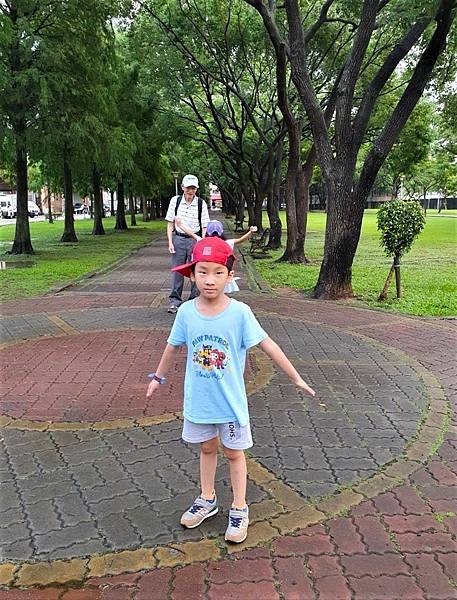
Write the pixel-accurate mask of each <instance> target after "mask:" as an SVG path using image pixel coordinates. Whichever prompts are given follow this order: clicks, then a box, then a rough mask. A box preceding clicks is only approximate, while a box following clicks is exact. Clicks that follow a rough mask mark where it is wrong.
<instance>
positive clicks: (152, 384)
mask: <svg viewBox="0 0 457 600" xmlns="http://www.w3.org/2000/svg"><path fill="white" fill-rule="evenodd" d="M159 385H160V383H159V382H158V381H156V380H155V379H153V380H152V381H151V382H150V384H149V385H148V391H147V392H146V398H150V397H151V396H152V394H153V393H154V392H155V391H156V389H157V388H158V387H159Z"/></svg>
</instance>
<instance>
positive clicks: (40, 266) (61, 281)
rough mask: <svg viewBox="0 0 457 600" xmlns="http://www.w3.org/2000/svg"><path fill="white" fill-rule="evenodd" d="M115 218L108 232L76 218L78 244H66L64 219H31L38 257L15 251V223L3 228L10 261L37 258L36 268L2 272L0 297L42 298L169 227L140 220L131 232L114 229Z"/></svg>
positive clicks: (1, 238)
mask: <svg viewBox="0 0 457 600" xmlns="http://www.w3.org/2000/svg"><path fill="white" fill-rule="evenodd" d="M114 223H115V218H114V217H110V218H107V219H104V221H103V224H104V227H105V232H106V235H102V236H93V235H91V232H92V227H93V221H91V220H90V219H81V220H77V221H75V229H76V235H77V236H78V240H79V241H78V242H76V243H62V242H60V238H61V236H62V231H63V221H56V222H55V223H53V224H52V225H50V224H49V223H47V222H39V223H33V222H31V223H30V233H31V237H32V244H33V248H34V250H35V253H36V254H35V255H32V256H30V255H20V256H15V255H9V254H6V252H7V251H8V250H9V249H10V248H11V242H12V240H13V238H14V230H15V225H5V226H3V227H1V228H0V260H1V261H6V262H11V261H14V262H16V261H17V262H19V263H20V262H26V263H27V261H32V263H33V264H32V266H31V267H30V268H14V269H8V268H7V269H5V270H1V271H0V282H1V287H0V300H2V301H5V300H12V299H18V298H26V297H30V296H37V295H40V294H45V293H46V292H49V290H50V289H52V288H54V287H56V286H61V285H65V284H67V283H69V282H71V281H74V280H75V279H78V278H80V277H82V276H83V275H87V274H88V273H91V272H93V271H98V270H100V269H103V268H104V267H106V266H108V265H110V264H111V263H113V262H115V261H116V260H118V259H120V258H121V257H122V256H125V255H127V254H128V253H129V252H131V251H132V250H134V249H135V248H139V247H141V246H144V245H145V244H147V243H148V242H150V241H151V240H152V239H153V238H154V236H155V235H157V234H158V233H159V232H163V231H165V227H166V224H165V222H164V221H150V222H147V223H143V222H142V221H138V223H139V225H138V226H137V227H130V228H129V229H128V230H126V231H122V232H115V231H114V230H113V228H114Z"/></svg>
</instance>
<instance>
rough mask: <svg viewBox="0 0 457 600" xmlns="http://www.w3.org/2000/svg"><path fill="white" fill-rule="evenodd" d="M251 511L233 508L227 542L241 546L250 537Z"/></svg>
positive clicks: (226, 537)
mask: <svg viewBox="0 0 457 600" xmlns="http://www.w3.org/2000/svg"><path fill="white" fill-rule="evenodd" d="M248 525H249V509H248V507H247V506H246V508H243V510H239V509H238V508H231V509H230V512H229V524H228V527H227V531H226V532H225V541H226V542H234V543H235V544H239V543H240V542H244V540H245V539H246V538H247V535H248Z"/></svg>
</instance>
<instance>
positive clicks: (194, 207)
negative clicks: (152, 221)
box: [165, 175, 209, 313]
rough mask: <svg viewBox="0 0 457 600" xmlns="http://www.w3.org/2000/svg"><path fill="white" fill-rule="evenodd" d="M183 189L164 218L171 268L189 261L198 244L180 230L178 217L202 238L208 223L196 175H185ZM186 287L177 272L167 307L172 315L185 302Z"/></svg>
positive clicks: (191, 293)
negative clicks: (199, 196)
mask: <svg viewBox="0 0 457 600" xmlns="http://www.w3.org/2000/svg"><path fill="white" fill-rule="evenodd" d="M181 189H182V191H183V193H182V195H181V196H174V197H173V198H172V199H171V200H170V204H169V206H168V211H167V214H166V216H165V220H166V221H168V223H167V237H168V251H169V252H170V254H171V257H172V258H171V265H172V267H176V266H178V265H182V264H184V263H187V262H190V260H191V257H192V248H193V247H194V244H195V240H194V239H192V238H191V237H190V236H189V235H187V234H186V233H184V231H182V230H181V229H180V228H179V227H176V225H175V222H174V221H175V218H176V217H178V218H179V219H181V220H182V222H183V223H184V224H185V225H187V227H189V228H190V229H192V231H194V232H195V233H197V234H198V235H200V236H201V237H204V236H205V233H206V226H207V225H208V222H209V215H208V207H207V206H206V202H204V201H203V200H202V199H201V198H198V196H197V190H198V179H197V177H195V175H185V177H183V180H182V184H181ZM183 286H184V277H183V276H182V275H181V274H180V273H177V272H176V271H174V272H173V275H172V278H171V292H170V297H169V300H170V304H169V307H168V312H169V313H175V312H177V310H178V306H179V305H180V304H181V303H182V297H181V295H182V288H183ZM196 295H197V288H196V286H195V283H192V286H191V290H190V297H189V299H191V298H195V296H196Z"/></svg>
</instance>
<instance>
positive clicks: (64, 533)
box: [35, 523, 98, 555]
mask: <svg viewBox="0 0 457 600" xmlns="http://www.w3.org/2000/svg"><path fill="white" fill-rule="evenodd" d="M97 537H98V531H97V528H96V527H95V525H94V524H93V523H78V525H76V526H74V527H61V528H60V529H59V530H57V531H49V532H47V533H44V534H38V535H36V536H35V544H36V547H37V554H38V555H42V554H49V553H50V552H52V551H53V550H56V549H57V548H70V547H71V546H72V545H73V544H80V543H83V542H87V540H90V539H92V538H93V539H96V538H97Z"/></svg>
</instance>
